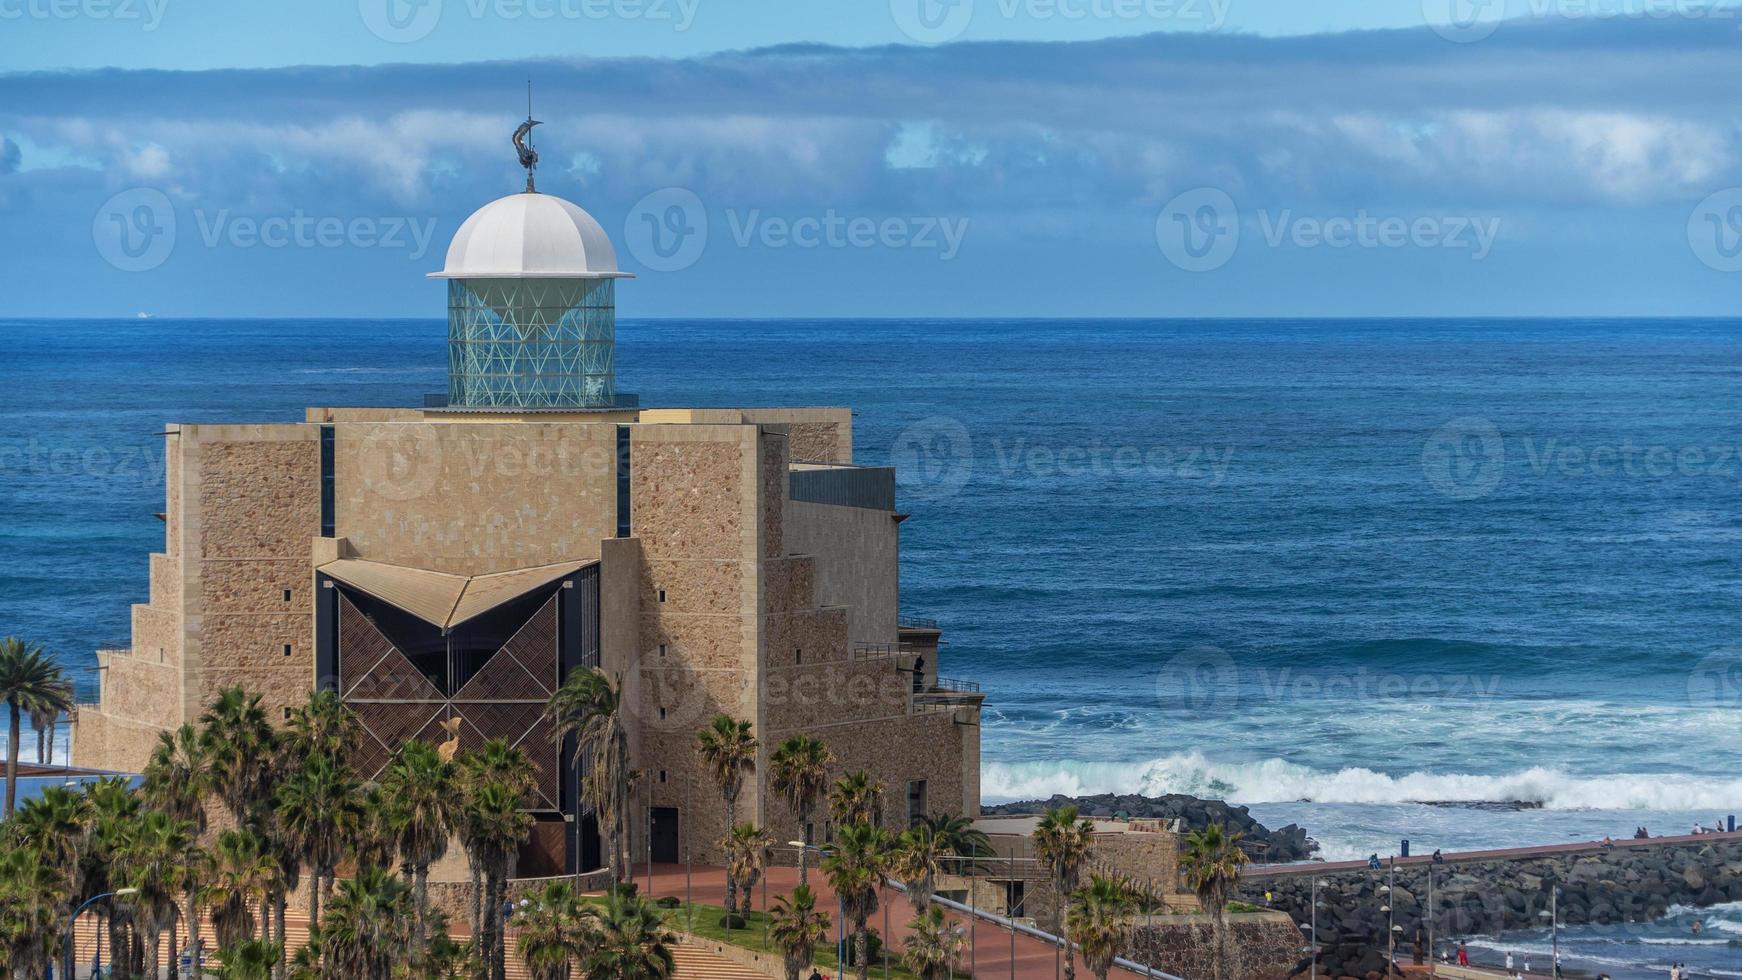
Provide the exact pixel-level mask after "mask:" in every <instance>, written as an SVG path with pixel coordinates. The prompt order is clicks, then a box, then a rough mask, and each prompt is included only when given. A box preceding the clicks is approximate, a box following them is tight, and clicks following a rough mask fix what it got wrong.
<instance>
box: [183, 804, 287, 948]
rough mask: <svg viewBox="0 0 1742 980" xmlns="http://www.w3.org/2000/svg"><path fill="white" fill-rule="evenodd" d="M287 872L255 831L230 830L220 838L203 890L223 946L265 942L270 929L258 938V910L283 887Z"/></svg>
mask: <svg viewBox="0 0 1742 980" xmlns="http://www.w3.org/2000/svg"><path fill="white" fill-rule="evenodd" d="M282 876H283V872H282V871H281V870H280V869H279V867H278V862H277V860H276V859H274V858H273V856H272V854H271V852H270V851H268V850H267V847H266V844H265V843H264V842H263V841H262V840H261V839H260V836H259V835H258V834H256V833H254V832H253V831H252V830H226V831H224V832H223V833H221V834H219V835H218V846H217V850H216V851H215V852H214V854H213V868H212V875H211V881H210V883H209V884H207V885H206V887H205V888H204V889H202V890H201V899H202V900H201V903H200V904H202V905H204V906H207V907H209V908H210V909H211V910H212V930H213V931H214V932H216V933H217V935H218V945H219V946H230V945H234V944H235V943H238V942H241V941H243V940H246V939H255V938H259V939H265V938H267V937H266V936H265V934H264V933H265V931H266V926H265V924H264V923H261V924H260V925H261V935H259V936H258V937H257V936H256V935H255V924H256V921H257V920H256V919H255V918H254V907H255V906H260V905H264V904H265V902H266V900H267V898H268V897H270V896H271V894H272V893H273V891H274V890H275V889H277V888H278V887H279V882H280V880H281V879H282Z"/></svg>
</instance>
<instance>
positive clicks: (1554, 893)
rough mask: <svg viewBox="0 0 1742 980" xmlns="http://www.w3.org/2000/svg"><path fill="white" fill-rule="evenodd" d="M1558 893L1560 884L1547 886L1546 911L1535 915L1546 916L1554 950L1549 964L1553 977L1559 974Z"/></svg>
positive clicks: (1559, 926)
mask: <svg viewBox="0 0 1742 980" xmlns="http://www.w3.org/2000/svg"><path fill="white" fill-rule="evenodd" d="M1560 893H1561V886H1559V885H1551V886H1549V890H1548V911H1547V912H1538V913H1537V915H1541V916H1547V917H1548V927H1549V936H1550V937H1551V942H1552V944H1553V946H1552V948H1553V950H1554V952H1553V954H1552V955H1553V957H1554V959H1553V960H1552V961H1551V962H1550V964H1549V975H1550V976H1553V977H1559V976H1560V975H1561V916H1560V908H1559V905H1560V902H1559V898H1560Z"/></svg>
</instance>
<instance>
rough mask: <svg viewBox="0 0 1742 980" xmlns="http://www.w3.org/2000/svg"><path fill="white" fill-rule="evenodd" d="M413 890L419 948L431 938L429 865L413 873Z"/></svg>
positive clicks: (420, 866) (422, 866)
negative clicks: (415, 899) (415, 903)
mask: <svg viewBox="0 0 1742 980" xmlns="http://www.w3.org/2000/svg"><path fill="white" fill-rule="evenodd" d="M411 888H412V892H413V894H415V895H416V896H417V948H418V949H423V948H424V943H425V940H426V939H428V937H429V865H427V864H420V865H418V866H417V868H416V869H415V870H414V871H413V873H412V878H411Z"/></svg>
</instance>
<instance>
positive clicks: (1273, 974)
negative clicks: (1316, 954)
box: [1125, 912, 1323, 980]
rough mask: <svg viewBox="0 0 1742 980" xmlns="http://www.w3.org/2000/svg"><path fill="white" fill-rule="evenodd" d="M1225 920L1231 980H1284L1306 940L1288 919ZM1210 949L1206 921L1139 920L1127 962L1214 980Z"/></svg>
mask: <svg viewBox="0 0 1742 980" xmlns="http://www.w3.org/2000/svg"><path fill="white" fill-rule="evenodd" d="M1228 921H1229V934H1228V940H1227V948H1228V962H1229V964H1230V969H1229V971H1228V976H1229V977H1230V978H1231V980H1284V978H1286V977H1287V976H1288V975H1289V973H1290V971H1291V970H1292V969H1293V968H1294V965H1295V964H1296V963H1297V962H1298V961H1299V960H1300V949H1301V948H1302V947H1303V946H1304V945H1306V939H1305V937H1304V936H1302V935H1301V931H1300V930H1299V929H1298V928H1296V927H1295V924H1294V923H1293V922H1292V921H1290V920H1289V918H1288V916H1286V915H1281V914H1278V913H1274V912H1259V913H1249V914H1245V915H1230V916H1229V917H1228ZM1214 950H1215V943H1214V942H1213V939H1212V931H1211V928H1210V922H1209V920H1208V919H1207V918H1205V917H1203V916H1155V917H1154V918H1153V920H1151V919H1144V920H1141V922H1140V924H1139V926H1138V929H1137V932H1136V935H1135V936H1133V937H1132V941H1131V944H1130V946H1129V947H1128V948H1127V950H1126V953H1125V958H1126V959H1129V960H1131V961H1132V962H1134V963H1141V964H1144V965H1145V966H1153V967H1155V968H1156V969H1157V970H1160V971H1162V972H1164V973H1171V974H1173V975H1174V976H1178V977H1188V978H1193V980H1195V978H1198V977H1210V976H1214V975H1215V970H1214V966H1213V963H1214V959H1213V957H1214ZM1321 975H1323V974H1321Z"/></svg>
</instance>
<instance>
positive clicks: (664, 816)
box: [653, 806, 680, 864]
mask: <svg viewBox="0 0 1742 980" xmlns="http://www.w3.org/2000/svg"><path fill="white" fill-rule="evenodd" d="M679 860H680V858H679V857H678V853H677V807H674V806H656V807H654V808H653V863H654V864H677V863H678V861H679Z"/></svg>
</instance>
